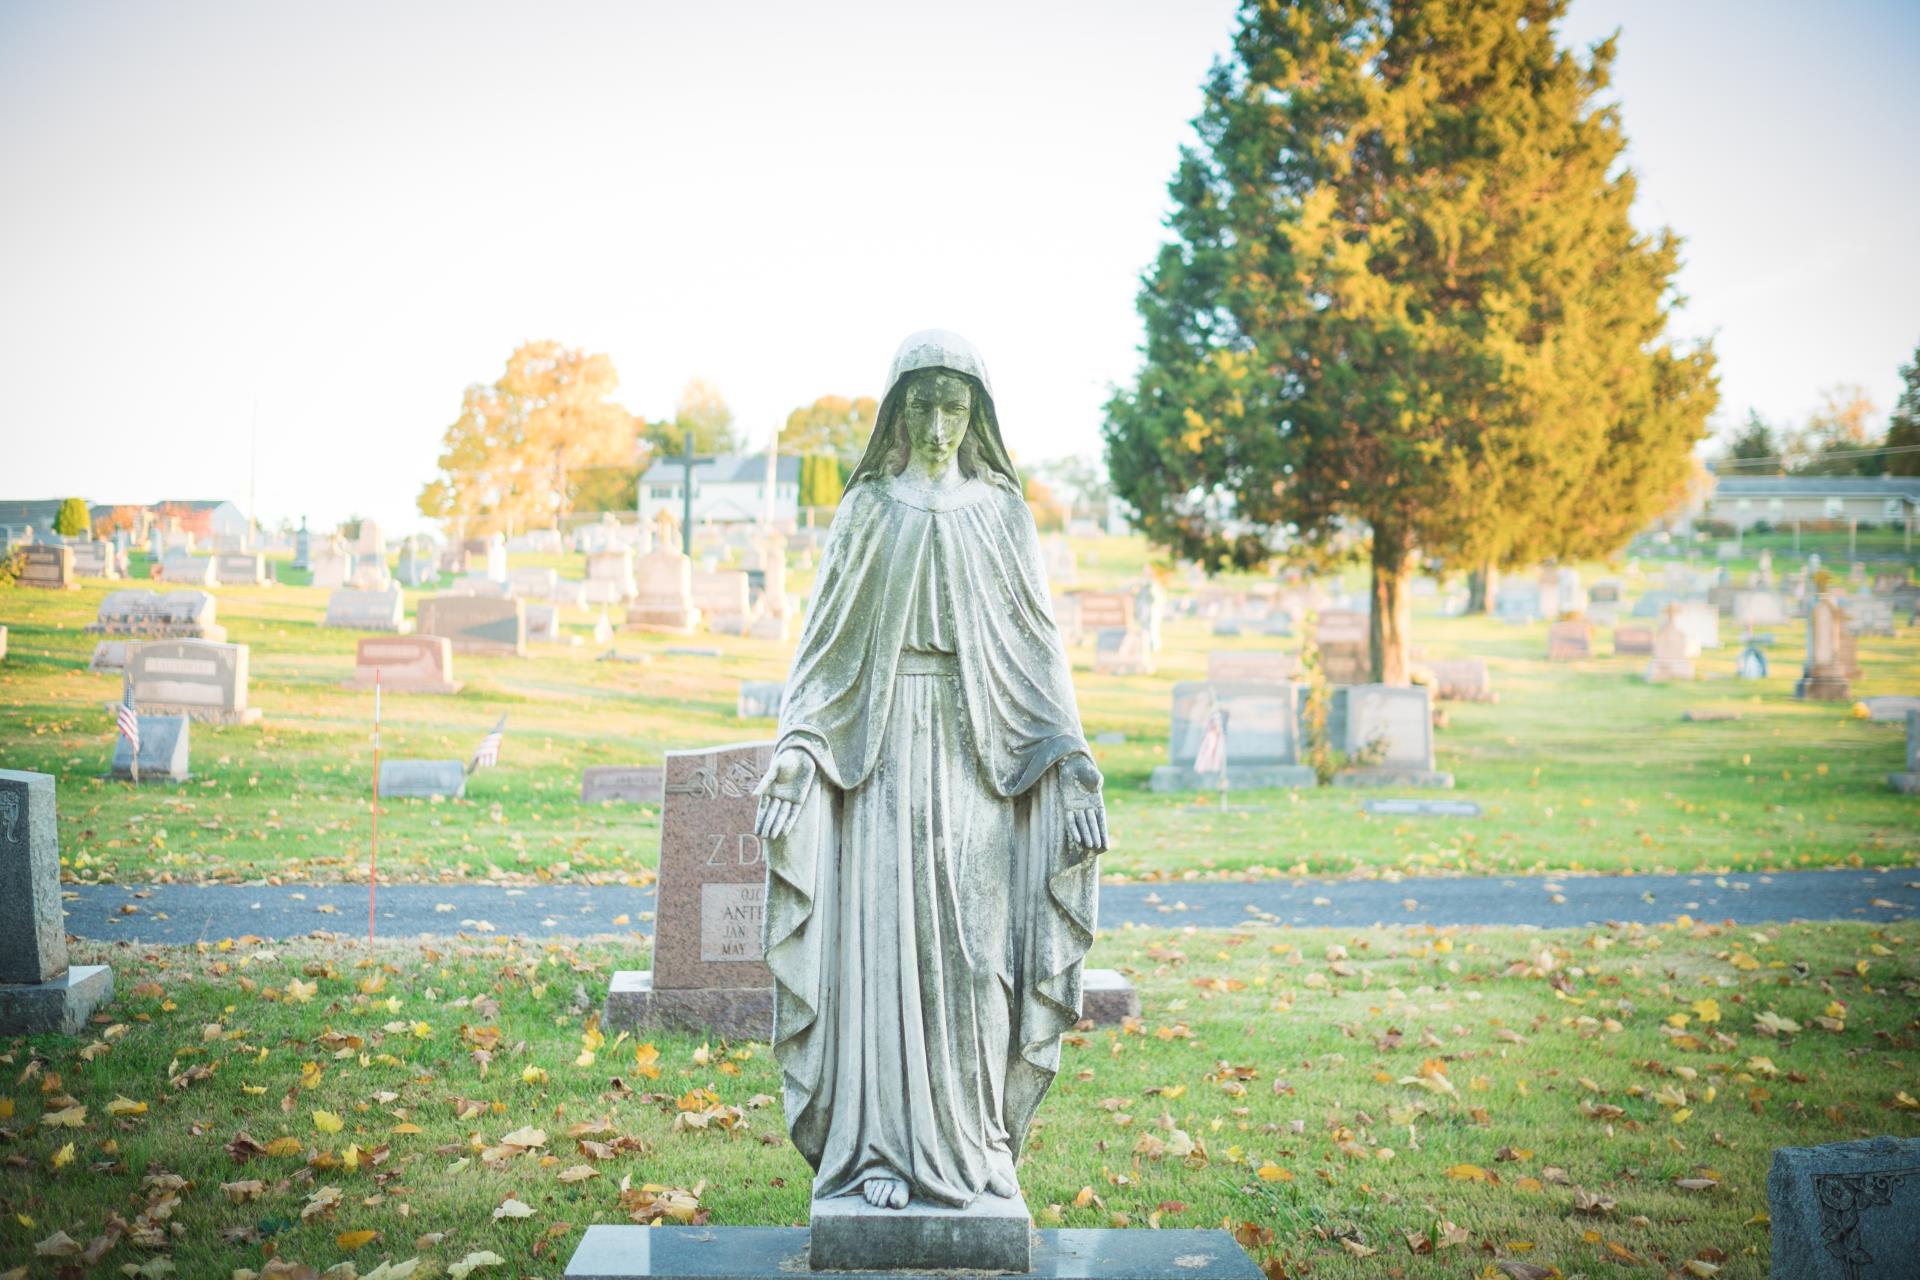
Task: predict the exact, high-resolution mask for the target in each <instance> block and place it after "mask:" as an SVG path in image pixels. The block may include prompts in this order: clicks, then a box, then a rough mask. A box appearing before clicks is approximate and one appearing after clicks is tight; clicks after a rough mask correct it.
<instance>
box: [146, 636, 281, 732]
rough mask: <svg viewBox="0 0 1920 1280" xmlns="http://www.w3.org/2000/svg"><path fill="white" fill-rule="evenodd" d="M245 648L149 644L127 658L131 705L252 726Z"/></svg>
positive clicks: (254, 712) (255, 715) (254, 715)
mask: <svg viewBox="0 0 1920 1280" xmlns="http://www.w3.org/2000/svg"><path fill="white" fill-rule="evenodd" d="M247 652H248V651H247V646H246V645H244V644H220V643H216V642H215V641H212V640H152V641H149V642H147V643H146V644H141V645H135V646H134V647H133V649H132V651H131V652H130V653H129V654H128V655H127V680H128V684H129V686H130V688H131V689H132V691H133V705H134V706H135V708H137V709H138V710H140V711H144V712H150V713H153V714H155V715H182V716H187V717H188V718H190V719H193V720H198V721H200V722H201V723H202V724H252V723H254V722H255V721H256V720H258V719H259V718H260V708H258V707H250V706H248V705H247Z"/></svg>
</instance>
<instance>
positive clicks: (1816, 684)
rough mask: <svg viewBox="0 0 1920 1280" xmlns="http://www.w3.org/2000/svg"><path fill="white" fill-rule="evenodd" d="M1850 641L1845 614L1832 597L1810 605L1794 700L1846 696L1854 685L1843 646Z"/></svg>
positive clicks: (1835, 698)
mask: <svg viewBox="0 0 1920 1280" xmlns="http://www.w3.org/2000/svg"><path fill="white" fill-rule="evenodd" d="M1851 638H1852V637H1851V635H1850V633H1849V632H1848V631H1847V615H1846V611H1845V610H1844V609H1842V608H1841V607H1840V605H1839V603H1838V602H1837V601H1835V600H1834V599H1833V597H1831V596H1821V597H1820V598H1819V599H1818V600H1816V601H1814V602H1813V609H1812V611H1811V612H1809V613H1808V614H1807V656H1806V665H1805V666H1804V667H1802V668H1801V672H1800V681H1799V683H1798V684H1796V685H1794V687H1793V696H1794V697H1796V698H1810V699H1813V700H1815V701H1819V702H1835V701H1838V700H1839V699H1841V698H1844V697H1846V696H1847V694H1848V693H1849V692H1850V691H1851V690H1852V688H1853V685H1852V683H1851V681H1852V676H1851V675H1850V674H1849V673H1848V671H1847V655H1846V654H1845V653H1843V652H1842V647H1843V642H1844V641H1847V640H1850V639H1851Z"/></svg>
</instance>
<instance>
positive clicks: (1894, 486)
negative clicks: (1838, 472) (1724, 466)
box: [1713, 476, 1920, 501]
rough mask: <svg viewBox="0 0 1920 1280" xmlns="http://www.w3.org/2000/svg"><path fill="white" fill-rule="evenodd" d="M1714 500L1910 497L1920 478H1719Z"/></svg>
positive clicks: (1918, 496) (1916, 494) (1919, 495)
mask: <svg viewBox="0 0 1920 1280" xmlns="http://www.w3.org/2000/svg"><path fill="white" fill-rule="evenodd" d="M1713 496H1714V497H1716V498H1911V499H1914V500H1916V501H1920V476H1721V477H1720V478H1719V480H1718V482H1717V483H1716V484H1715V485H1714V495H1713Z"/></svg>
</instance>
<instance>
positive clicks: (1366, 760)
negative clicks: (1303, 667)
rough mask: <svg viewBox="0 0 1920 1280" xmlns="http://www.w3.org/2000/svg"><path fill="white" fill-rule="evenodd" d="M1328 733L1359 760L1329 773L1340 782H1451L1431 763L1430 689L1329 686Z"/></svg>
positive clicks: (1408, 784) (1358, 784)
mask: <svg viewBox="0 0 1920 1280" xmlns="http://www.w3.org/2000/svg"><path fill="white" fill-rule="evenodd" d="M1327 732H1328V736H1329V737H1330V738H1331V739H1332V740H1333V741H1334V742H1335V743H1336V744H1337V745H1338V746H1339V747H1340V749H1341V750H1342V751H1344V752H1346V753H1347V755H1348V756H1350V757H1353V758H1355V759H1357V760H1359V761H1360V762H1361V763H1358V764H1355V765H1353V766H1352V767H1350V768H1346V769H1342V770H1341V771H1340V772H1339V773H1337V774H1335V775H1334V785H1335V786H1343V787H1451V786H1452V785H1453V775H1452V774H1450V773H1442V772H1440V771H1439V770H1438V769H1437V768H1435V767H1434V758H1433V691H1432V690H1430V689H1426V688H1422V687H1421V686H1419V685H1405V686H1403V685H1388V684H1356V685H1350V686H1348V687H1346V688H1343V689H1335V690H1334V691H1333V705H1332V706H1331V707H1330V708H1329V710H1328V714H1327Z"/></svg>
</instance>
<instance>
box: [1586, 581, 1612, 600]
mask: <svg viewBox="0 0 1920 1280" xmlns="http://www.w3.org/2000/svg"><path fill="white" fill-rule="evenodd" d="M1587 603H1588V605H1589V606H1591V605H1596V604H1619V603H1620V579H1618V578H1601V579H1599V580H1597V581H1596V582H1595V583H1594V584H1593V586H1592V587H1590V588H1588V590H1587Z"/></svg>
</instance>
